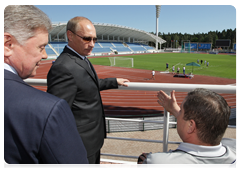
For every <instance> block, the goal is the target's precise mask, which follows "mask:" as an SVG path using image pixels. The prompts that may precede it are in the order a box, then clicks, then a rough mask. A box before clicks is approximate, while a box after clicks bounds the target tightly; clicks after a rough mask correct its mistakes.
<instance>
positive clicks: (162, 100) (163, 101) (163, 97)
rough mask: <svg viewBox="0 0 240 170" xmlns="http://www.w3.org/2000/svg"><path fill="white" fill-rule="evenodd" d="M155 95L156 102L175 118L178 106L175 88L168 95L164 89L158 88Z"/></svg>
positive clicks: (178, 109)
mask: <svg viewBox="0 0 240 170" xmlns="http://www.w3.org/2000/svg"><path fill="white" fill-rule="evenodd" d="M157 97H158V99H159V100H158V103H159V104H160V105H161V106H163V107H164V108H165V109H166V110H167V111H168V112H170V113H171V114H173V115H174V116H175V117H176V118H177V117H178V114H179V111H180V107H179V106H178V104H177V100H176V98H175V90H173V91H172V92H171V96H168V95H167V94H166V93H165V92H164V91H162V90H160V91H159V92H158V93H157Z"/></svg>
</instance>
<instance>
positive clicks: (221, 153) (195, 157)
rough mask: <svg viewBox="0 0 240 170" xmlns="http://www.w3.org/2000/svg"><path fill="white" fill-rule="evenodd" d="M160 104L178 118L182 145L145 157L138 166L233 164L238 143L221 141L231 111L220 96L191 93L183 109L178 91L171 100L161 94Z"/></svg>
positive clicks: (204, 90) (206, 92) (144, 155)
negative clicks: (179, 101)
mask: <svg viewBox="0 0 240 170" xmlns="http://www.w3.org/2000/svg"><path fill="white" fill-rule="evenodd" d="M157 97H158V98H159V100H158V103H159V104H160V105H162V106H163V107H164V108H165V109H166V110H167V111H169V112H170V113H171V114H173V115H174V116H175V117H176V118H177V132H178V134H179V136H180V138H181V139H182V141H183V143H181V144H180V145H179V147H178V148H177V149H176V150H173V151H172V150H170V151H168V152H165V153H164V152H163V153H153V154H152V153H150V154H146V153H143V154H142V155H140V157H139V162H138V163H144V164H231V163H234V162H235V161H236V140H235V139H222V137H223V135H224V133H225V131H226V128H227V127H228V121H229V116H230V108H229V106H228V104H227V102H226V101H225V99H224V98H223V97H222V96H220V95H219V94H217V93H215V92H213V91H210V90H206V89H195V90H194V91H191V92H189V93H188V95H187V97H186V98H185V99H184V100H183V102H182V104H181V107H179V106H178V104H177V101H176V98H175V91H174V90H173V91H172V92H171V97H170V96H168V95H167V94H166V93H164V92H163V91H160V92H158V96H157Z"/></svg>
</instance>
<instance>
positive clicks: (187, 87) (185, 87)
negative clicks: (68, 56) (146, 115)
mask: <svg viewBox="0 0 240 170" xmlns="http://www.w3.org/2000/svg"><path fill="white" fill-rule="evenodd" d="M24 81H25V82H26V83H28V84H29V85H32V86H47V80H46V79H26V80H24ZM127 84H128V87H125V86H119V89H120V90H144V91H159V90H163V91H165V92H166V93H167V94H168V95H169V94H170V91H172V90H173V89H174V90H175V91H178V92H189V91H191V90H194V89H196V88H205V89H208V90H212V91H214V92H216V93H227V94H236V86H230V85H205V84H175V83H137V82H127ZM106 120H118V121H131V122H141V123H160V124H164V126H163V141H160V140H145V139H134V138H119V137H107V138H108V139H118V140H131V141H142V142H157V143H163V152H166V151H167V150H168V144H169V143H171V144H179V143H180V142H171V141H168V132H169V124H176V122H169V112H167V111H166V110H165V109H164V121H154V120H136V119H135V120H134V119H122V118H108V117H106ZM228 127H230V128H236V126H232V125H229V126H228ZM102 155H105V156H118V157H127V158H137V157H136V156H127V155H116V154H104V153H102Z"/></svg>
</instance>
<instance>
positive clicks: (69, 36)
mask: <svg viewBox="0 0 240 170" xmlns="http://www.w3.org/2000/svg"><path fill="white" fill-rule="evenodd" d="M72 36H73V33H72V32H71V31H70V30H67V38H68V41H72Z"/></svg>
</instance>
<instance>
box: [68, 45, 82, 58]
mask: <svg viewBox="0 0 240 170" xmlns="http://www.w3.org/2000/svg"><path fill="white" fill-rule="evenodd" d="M67 48H69V49H70V50H72V51H73V52H75V53H76V54H77V55H78V56H79V57H81V59H83V60H84V59H85V58H86V56H82V55H80V54H78V53H77V52H76V51H75V50H74V49H72V48H71V47H70V46H69V45H67Z"/></svg>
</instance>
